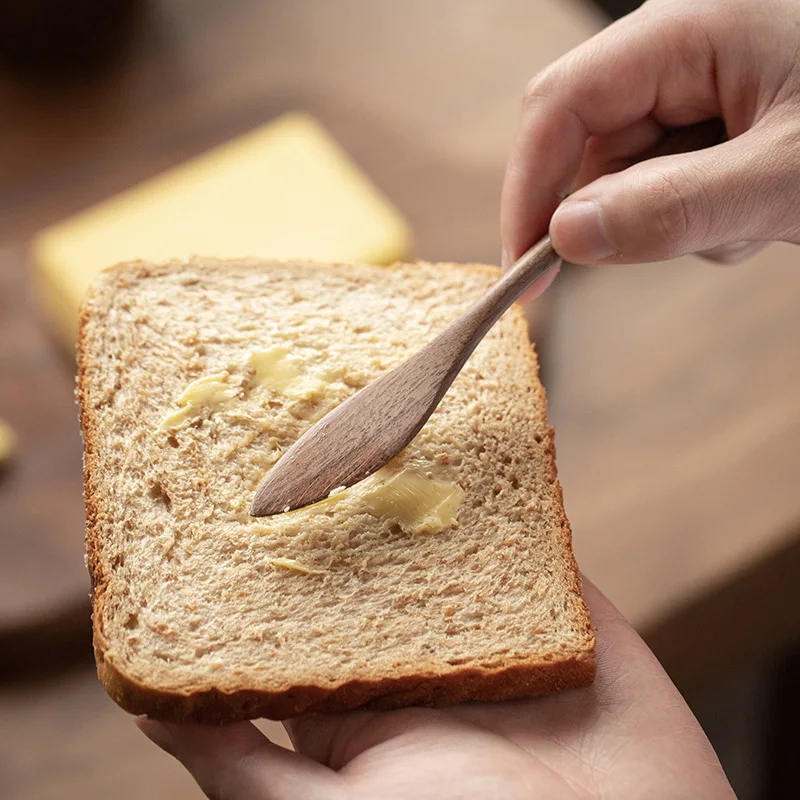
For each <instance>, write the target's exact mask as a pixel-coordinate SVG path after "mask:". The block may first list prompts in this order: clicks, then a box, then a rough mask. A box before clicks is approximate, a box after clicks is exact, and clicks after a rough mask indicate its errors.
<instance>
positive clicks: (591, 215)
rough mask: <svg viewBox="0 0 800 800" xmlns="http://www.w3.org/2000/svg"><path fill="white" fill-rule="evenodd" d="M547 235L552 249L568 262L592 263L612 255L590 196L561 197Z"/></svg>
mask: <svg viewBox="0 0 800 800" xmlns="http://www.w3.org/2000/svg"><path fill="white" fill-rule="evenodd" d="M550 238H551V240H552V242H553V247H554V248H555V250H556V252H557V253H558V254H559V255H560V256H562V258H564V259H565V260H566V261H570V262H572V263H577V264H595V263H598V262H600V261H605V260H606V259H609V258H612V257H613V256H615V255H616V248H615V247H614V245H613V244H611V240H610V238H609V235H608V231H607V228H606V223H605V220H604V218H603V212H602V209H601V207H600V204H599V203H598V202H597V201H596V200H594V199H580V200H579V199H575V200H572V199H570V200H565V201H564V202H563V203H562V204H561V205H560V206H559V207H558V208H557V209H556V211H555V213H554V214H553V217H552V219H551V220H550Z"/></svg>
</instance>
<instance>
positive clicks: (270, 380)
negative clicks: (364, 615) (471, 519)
mask: <svg viewBox="0 0 800 800" xmlns="http://www.w3.org/2000/svg"><path fill="white" fill-rule="evenodd" d="M341 379H342V373H341V371H340V370H338V369H337V368H336V367H335V366H330V367H327V366H324V365H319V366H316V365H315V366H311V365H308V364H306V363H305V362H304V361H303V360H301V359H300V358H299V357H298V356H297V355H295V354H294V353H292V352H291V351H290V349H289V348H287V347H285V346H282V345H278V346H274V347H271V348H268V349H266V350H260V351H255V352H251V353H249V354H248V355H247V356H246V358H245V359H243V361H242V362H240V364H238V365H235V366H232V367H230V368H229V371H225V372H217V373H215V374H212V375H206V376H205V377H202V378H198V379H197V380H195V381H193V382H192V383H190V384H189V385H188V386H187V387H186V388H185V389H184V391H183V393H182V394H181V395H180V396H179V397H178V399H177V405H178V408H177V409H176V410H175V411H173V412H172V413H170V414H169V415H168V416H167V417H165V418H164V420H163V421H162V422H161V424H160V425H159V427H158V431H159V432H162V433H163V432H169V431H172V430H174V429H176V428H178V427H179V426H181V425H182V424H183V423H184V422H186V421H187V420H192V419H194V418H196V417H198V416H199V415H200V414H201V413H202V412H203V410H204V409H207V410H209V411H210V412H212V413H213V412H220V411H223V410H225V409H226V408H230V407H232V406H233V405H234V404H235V401H236V400H238V399H240V398H241V397H244V396H245V394H246V393H248V392H253V391H257V390H258V389H259V388H260V387H266V390H267V391H269V392H274V393H276V394H278V395H280V396H282V397H284V398H286V399H287V400H290V401H300V403H299V404H298V405H299V408H300V412H298V413H302V416H303V417H304V418H305V419H308V420H309V421H312V422H313V421H315V420H316V419H318V418H319V417H321V416H322V415H323V414H325V413H326V412H327V411H329V410H330V409H331V408H332V407H333V406H334V405H336V402H338V399H341V396H339V397H338V399H337V395H338V392H332V391H330V390H331V389H332V388H333V387H335V386H337V385H338V387H339V388H343V384H342V383H341ZM262 391H263V390H262ZM322 400H327V401H328V402H321V401H322ZM306 401H313V402H314V403H315V404H316V407H312V408H311V409H309V408H308V407H306V406H305V405H303V403H305V402H306ZM268 413H270V412H269V410H268V409H266V408H265V409H264V414H268ZM442 469H443V468H442V464H441V463H440V461H436V462H435V463H428V462H419V461H408V462H407V463H404V464H403V463H401V462H398V461H397V460H395V461H394V462H393V463H391V464H388V465H387V466H385V467H384V468H383V469H380V470H378V471H377V472H376V473H375V474H374V475H370V476H369V477H368V478H365V479H364V480H363V481H361V482H359V483H357V484H355V485H354V486H351V487H349V488H347V489H342V488H339V489H334V490H333V491H332V492H331V494H330V496H329V497H327V498H325V499H324V500H321V501H320V502H318V503H314V504H313V505H311V506H307V507H305V508H300V509H295V510H287V511H285V512H284V513H283V514H282V515H279V516H278V517H277V518H276V519H280V518H281V517H284V518H295V515H307V514H316V513H328V512H330V511H333V512H335V513H337V514H338V513H346V514H347V515H349V516H352V515H353V514H369V515H370V516H373V517H377V518H378V519H384V520H388V521H390V522H392V523H394V524H396V525H398V526H399V527H400V528H401V530H403V531H404V532H405V533H410V534H422V533H438V532H439V531H442V530H444V529H445V528H449V527H451V526H452V525H455V524H456V523H457V521H458V512H459V509H460V507H461V504H462V502H463V500H464V491H463V489H462V488H461V487H460V486H459V485H458V484H457V483H455V482H453V481H452V480H447V479H446V475H443V474H442ZM272 563H273V565H274V566H276V567H278V568H282V569H291V570H294V571H295V572H305V573H308V574H313V573H314V570H311V569H309V568H306V567H304V566H303V565H302V564H299V563H298V562H295V561H293V560H292V559H275V560H273V561H272Z"/></svg>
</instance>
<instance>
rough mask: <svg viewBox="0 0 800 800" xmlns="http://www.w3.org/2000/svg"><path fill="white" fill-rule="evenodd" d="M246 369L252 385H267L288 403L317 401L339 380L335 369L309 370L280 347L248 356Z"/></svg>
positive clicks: (286, 349)
mask: <svg viewBox="0 0 800 800" xmlns="http://www.w3.org/2000/svg"><path fill="white" fill-rule="evenodd" d="M247 367H248V368H250V369H251V370H253V372H254V378H253V381H254V384H255V385H257V386H268V387H269V388H270V389H273V390H274V391H275V392H277V393H278V394H281V395H283V396H284V397H286V398H287V399H289V400H318V399H320V398H321V397H322V395H323V394H324V393H325V390H326V389H327V388H328V387H329V386H330V385H331V384H333V383H335V382H336V381H337V380H338V375H337V373H336V371H335V370H331V369H328V370H322V369H316V370H314V369H309V368H307V367H306V366H305V365H303V364H302V363H301V362H300V361H299V359H298V358H296V357H292V356H291V355H290V354H289V349H288V348H286V347H282V346H280V345H278V346H276V347H271V348H269V349H268V350H259V351H256V352H253V353H251V354H250V355H249V356H248V358H247Z"/></svg>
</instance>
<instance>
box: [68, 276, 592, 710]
mask: <svg viewBox="0 0 800 800" xmlns="http://www.w3.org/2000/svg"><path fill="white" fill-rule="evenodd" d="M262 263H263V262H262ZM403 266H404V265H401V264H396V265H392V267H389V268H388V269H391V268H401V267H403ZM461 266H462V268H469V269H474V270H479V271H481V272H487V271H490V272H492V273H493V274H497V272H498V270H497V269H496V268H495V267H489V266H483V265H461ZM164 268H165V266H164V265H160V266H159V265H148V264H145V263H143V262H134V263H131V264H120V265H117V266H115V267H112V268H111V269H109V270H107V271H106V273H105V274H106V276H112V275H113V276H114V277H116V278H120V277H122V276H124V275H125V274H126V273H128V274H130V273H131V272H133V273H134V274H133V275H131V276H130V278H129V280H131V281H134V280H139V279H141V278H144V277H147V276H149V275H152V274H154V272H157V271H158V270H161V269H164ZM92 296H93V295H92V293H90V295H89V296H88V297H87V298H86V300H85V301H84V303H83V305H82V308H81V312H80V318H79V327H78V337H77V346H76V350H77V366H78V379H77V387H76V396H77V399H78V403H79V409H80V424H81V431H82V434H83V441H84V464H83V478H84V500H85V504H86V549H87V563H88V568H89V574H90V577H91V598H92V629H93V645H94V654H95V660H96V663H97V673H98V677H99V679H100V682H101V683H102V684H103V687H104V688H105V690H106V691H107V692H108V694H109V696H110V697H111V698H112V699H113V700H114V701H115V702H116V703H117V704H118V705H120V706H121V707H122V708H123V709H125V710H126V711H129V712H130V713H132V714H137V715H146V716H149V717H152V718H154V719H158V720H162V721H166V722H170V721H171V722H188V721H192V722H204V723H212V724H213V723H225V722H234V721H237V720H242V719H255V718H259V717H266V718H270V719H289V718H291V717H296V716H299V715H301V714H307V713H335V712H342V711H349V710H354V709H357V708H370V709H376V710H389V709H395V708H402V707H405V706H412V705H421V706H446V705H452V704H455V703H460V702H465V701H483V702H496V701H502V700H510V699H515V698H521V697H532V696H536V695H543V694H550V693H553V692H558V691H564V690H567V689H576V688H581V687H585V686H588V685H590V684H591V683H592V682H593V680H594V677H595V669H596V664H595V652H594V646H595V639H594V628H593V626H592V622H591V618H590V616H589V612H588V609H586V608H585V606H584V615H583V616H584V629H583V631H582V632H583V633H585V636H586V648H585V650H584V651H582V652H579V653H577V654H573V655H572V656H570V657H568V658H562V659H560V660H556V659H555V658H554V659H553V660H552V661H546V660H540V661H535V662H530V663H524V664H512V665H509V666H505V667H501V668H492V669H482V668H479V667H472V668H463V669H459V670H455V671H453V672H449V673H446V674H425V673H420V674H416V675H405V676H402V677H398V678H384V679H381V680H376V681H349V682H346V683H343V684H342V685H340V686H338V687H334V688H326V687H322V686H313V685H300V686H294V687H292V688H291V689H290V690H287V691H277V692H276V691H264V690H257V689H242V690H238V691H234V692H223V691H221V690H219V689H216V688H206V687H198V688H189V689H187V690H186V691H185V692H178V691H169V690H162V689H159V688H156V687H153V686H148V685H146V684H143V683H141V682H140V681H137V680H136V679H133V678H131V677H129V676H127V675H125V674H124V673H123V672H122V671H121V670H119V669H117V667H116V666H115V665H114V664H113V663H112V662H111V661H110V660H109V659H108V658H107V656H106V647H105V637H104V634H103V630H102V619H103V614H102V608H103V603H104V599H105V598H104V595H105V591H106V587H107V584H108V576H107V575H106V574H105V571H104V569H103V562H102V557H101V548H102V543H101V542H100V537H99V535H98V534H99V531H100V524H99V520H100V514H101V513H102V512H101V509H100V506H99V503H98V498H97V497H96V494H95V488H94V473H95V468H96V465H95V460H96V459H95V448H96V446H97V442H98V435H97V431H96V429H95V425H94V419H93V416H92V414H91V406H90V403H89V398H88V397H87V396H86V386H85V380H84V379H85V374H86V369H87V364H86V340H85V339H86V333H85V331H86V324H87V321H88V317H89V304H90V302H91V298H92ZM511 313H513V314H515V316H516V325H517V328H518V330H519V335H520V338H521V340H523V341H521V346H523V347H524V348H525V349H526V350H527V352H528V353H529V366H530V370H531V376H532V378H533V383H534V385H537V384H538V371H539V370H538V361H537V358H536V354H535V352H534V349H533V346H532V345H530V344H529V339H528V332H527V324H526V322H525V318H524V315H523V313H522V311H521V310H520V309H519V308H518V307H516V306H515V307H514V308H513V309H512V311H511ZM534 400H535V409H536V413H537V414H540V415H541V416H542V418H543V419H546V418H547V404H546V400H545V396H544V391H543V390H542V391H540V392H538V393H537V395H536V397H535V398H534ZM542 444H543V445H544V447H545V454H546V458H547V463H548V466H549V475H548V476H547V477H548V483H549V485H550V490H551V492H552V496H553V499H554V501H555V503H556V507H557V508H558V510H559V515H560V532H561V537H562V542H563V546H564V553H565V557H567V558H569V565H568V566H569V573H570V576H571V581H570V586H569V589H570V591H571V592H573V593H575V594H576V595H578V596H580V595H581V593H582V584H581V578H580V572H579V570H578V565H577V563H576V561H575V557H574V554H573V550H572V531H571V528H570V524H569V521H568V519H567V517H566V513H565V511H564V504H563V495H562V490H561V485H560V484H559V482H558V480H557V477H556V476H557V472H556V462H555V442H554V430H553V429H552V428H550V429H549V436H548V439H547V441H545V442H543V443H542Z"/></svg>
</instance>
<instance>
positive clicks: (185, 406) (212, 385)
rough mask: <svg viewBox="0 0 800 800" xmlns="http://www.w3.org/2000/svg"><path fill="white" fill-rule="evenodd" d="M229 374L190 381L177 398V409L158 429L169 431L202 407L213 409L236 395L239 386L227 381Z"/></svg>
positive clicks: (217, 374)
mask: <svg viewBox="0 0 800 800" xmlns="http://www.w3.org/2000/svg"><path fill="white" fill-rule="evenodd" d="M229 378H230V375H229V374H228V373H227V372H218V373H215V374H214V375H206V376H204V377H202V378H198V379H197V380H196V381H192V382H191V383H190V384H189V385H188V386H187V387H186V388H185V389H184V390H183V393H182V394H181V396H180V397H179V398H178V409H177V411H173V412H172V413H171V414H169V415H168V416H167V417H165V418H164V419H163V420H162V422H161V424H160V425H159V426H158V430H159V431H161V432H163V431H170V430H173V429H174V428H177V427H178V426H179V425H180V424H181V423H182V422H184V421H186V420H187V419H192V418H193V417H196V416H198V415H199V414H200V412H201V411H202V409H203V408H210V409H212V410H213V409H214V408H215V407H217V406H219V405H221V404H222V403H224V402H226V401H227V400H232V399H233V398H234V397H236V395H237V393H238V391H239V388H238V387H237V386H231V384H229V383H228V379H229Z"/></svg>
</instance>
